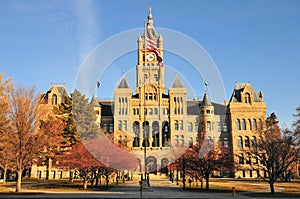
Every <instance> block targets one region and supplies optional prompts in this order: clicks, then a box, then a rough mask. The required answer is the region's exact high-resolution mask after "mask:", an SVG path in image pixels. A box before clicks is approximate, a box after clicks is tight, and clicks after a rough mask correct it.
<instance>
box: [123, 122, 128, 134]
mask: <svg viewBox="0 0 300 199" xmlns="http://www.w3.org/2000/svg"><path fill="white" fill-rule="evenodd" d="M123 127H124V130H125V131H127V120H124V121H123Z"/></svg>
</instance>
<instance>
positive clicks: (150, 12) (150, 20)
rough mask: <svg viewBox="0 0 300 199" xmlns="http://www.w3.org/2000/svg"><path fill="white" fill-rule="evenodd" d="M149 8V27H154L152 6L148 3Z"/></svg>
mask: <svg viewBox="0 0 300 199" xmlns="http://www.w3.org/2000/svg"><path fill="white" fill-rule="evenodd" d="M148 8H149V13H148V23H147V28H152V27H153V20H152V8H151V6H149V5H148Z"/></svg>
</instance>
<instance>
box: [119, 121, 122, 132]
mask: <svg viewBox="0 0 300 199" xmlns="http://www.w3.org/2000/svg"><path fill="white" fill-rule="evenodd" d="M118 129H119V130H122V121H121V120H119V121H118Z"/></svg>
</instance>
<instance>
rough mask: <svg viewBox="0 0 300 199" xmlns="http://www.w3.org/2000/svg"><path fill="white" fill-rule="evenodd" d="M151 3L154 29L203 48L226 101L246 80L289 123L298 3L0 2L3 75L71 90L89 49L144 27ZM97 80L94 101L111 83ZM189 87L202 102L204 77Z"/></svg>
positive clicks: (122, 65)
mask: <svg viewBox="0 0 300 199" xmlns="http://www.w3.org/2000/svg"><path fill="white" fill-rule="evenodd" d="M148 4H150V5H151V6H152V14H153V19H154V25H155V26H156V27H162V28H169V29H173V30H176V31H179V32H181V33H183V34H186V35H187V36H189V37H191V38H192V39H194V40H195V41H196V42H198V43H199V44H200V45H202V46H203V48H204V49H205V50H206V51H207V53H208V54H209V55H210V56H211V58H212V59H213V61H214V62H215V63H216V65H217V67H218V69H219V71H220V74H221V76H222V78H223V82H224V86H225V93H226V98H227V99H229V98H230V96H231V93H232V91H233V88H234V85H235V82H236V81H238V82H248V81H250V82H251V84H252V85H253V87H254V89H255V90H256V91H262V92H263V93H264V96H265V101H266V103H267V106H268V109H267V112H268V115H270V114H271V113H272V112H275V113H276V114H277V115H278V118H279V120H280V123H281V125H287V126H289V125H290V124H291V122H292V120H293V117H292V114H293V113H295V108H296V107H297V106H298V105H299V104H300V92H299V89H298V84H299V83H298V82H299V75H300V69H299V66H300V36H299V35H300V11H299V9H300V1H298V0H280V1H279V0H243V1H240V0H226V1H225V0H207V1H205V0H203V1H201V0H199V1H198V0H195V1H188V0H187V1H186V0H165V1H159V0H155V1H142V0H130V1H128V0H127V1H126V0H123V1H121V0H120V1H116V0H110V1H104V0H103V1H89V0H85V1H79V0H77V1H71V0H70V1H67V0H61V1H59V0H51V1H50V0H49V1H47V0H43V1H38V0H36V1H30V0H26V1H25V0H19V1H17V0H0V72H5V75H6V77H11V78H12V79H13V81H15V82H16V84H17V85H20V86H28V87H32V86H35V87H36V89H37V91H38V92H46V91H47V89H48V88H49V86H50V82H53V83H63V82H66V86H67V89H68V91H69V92H72V90H73V84H74V81H75V78H76V75H77V72H78V70H79V68H80V65H81V64H82V62H83V60H84V59H85V58H86V57H87V55H88V54H89V52H90V51H91V50H92V49H93V48H95V47H96V46H97V45H98V44H100V43H101V42H103V41H104V40H106V39H108V38H109V37H111V36H112V35H115V34H118V33H120V32H122V31H126V30H129V29H133V28H142V27H143V21H144V20H145V19H146V17H147V13H148ZM120 45H121V44H120ZM174 60H176V61H174ZM164 63H165V64H166V65H169V66H170V67H174V68H175V70H180V68H182V67H184V65H185V64H186V63H184V61H183V60H180V59H178V57H176V56H173V55H172V54H166V55H165V60H164ZM172 64H173V65H172ZM135 65H136V53H134V52H133V53H129V54H128V55H126V56H123V57H120V59H118V60H116V61H115V62H114V63H113V64H112V65H111V71H113V72H114V74H115V75H114V77H115V78H116V79H118V78H119V77H120V76H121V75H122V73H123V72H128V70H130V69H132V68H134V67H135ZM116 68H117V70H116ZM191 76H192V72H191ZM101 81H102V82H101V85H102V86H101V87H100V88H99V90H98V97H99V98H106V97H109V96H111V95H112V89H113V86H115V85H107V86H105V80H104V79H102V80H101ZM190 84H191V86H192V87H193V89H194V90H195V92H196V93H195V95H196V96H200V97H201V96H202V95H203V86H202V85H203V80H202V79H199V82H196V81H191V82H190ZM131 86H134V85H131Z"/></svg>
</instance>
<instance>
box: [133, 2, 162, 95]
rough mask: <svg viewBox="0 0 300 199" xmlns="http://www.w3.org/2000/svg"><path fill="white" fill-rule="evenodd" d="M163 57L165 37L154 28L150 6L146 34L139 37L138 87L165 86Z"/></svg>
mask: <svg viewBox="0 0 300 199" xmlns="http://www.w3.org/2000/svg"><path fill="white" fill-rule="evenodd" d="M162 59H163V38H162V36H161V35H158V34H157V33H156V31H155V29H154V26H153V20H152V13H151V7H149V14H148V20H147V24H146V22H145V31H144V34H143V35H139V37H138V63H137V66H136V72H137V73H136V74H137V81H136V85H137V89H138V88H139V87H142V86H144V85H145V84H152V85H155V86H156V87H159V88H160V89H163V88H164V66H163V62H162ZM163 91H164V89H163Z"/></svg>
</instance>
